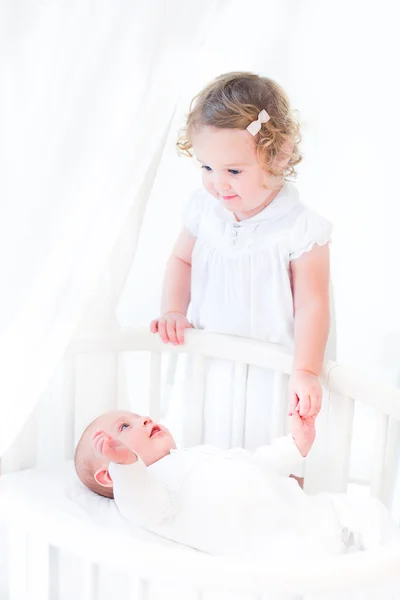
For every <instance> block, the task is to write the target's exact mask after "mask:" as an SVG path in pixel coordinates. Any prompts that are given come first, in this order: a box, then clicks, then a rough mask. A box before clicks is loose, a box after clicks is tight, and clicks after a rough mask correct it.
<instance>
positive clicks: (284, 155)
mask: <svg viewBox="0 0 400 600" xmlns="http://www.w3.org/2000/svg"><path fill="white" fill-rule="evenodd" d="M293 148H294V143H293V142H292V141H291V140H286V142H284V143H283V144H282V146H281V149H280V150H279V152H278V156H277V157H276V166H277V167H278V170H279V171H282V170H283V169H285V168H286V167H287V165H288V162H289V160H290V158H291V156H292V154H293Z"/></svg>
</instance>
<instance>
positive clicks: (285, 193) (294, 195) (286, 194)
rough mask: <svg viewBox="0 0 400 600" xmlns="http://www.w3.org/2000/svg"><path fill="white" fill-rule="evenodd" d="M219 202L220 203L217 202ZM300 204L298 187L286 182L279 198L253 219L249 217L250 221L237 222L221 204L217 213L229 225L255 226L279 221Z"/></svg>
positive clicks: (278, 195)
mask: <svg viewBox="0 0 400 600" xmlns="http://www.w3.org/2000/svg"><path fill="white" fill-rule="evenodd" d="M217 202H218V201H217ZM298 202H299V192H298V191H297V189H296V187H295V186H294V185H293V184H292V183H289V182H288V181H285V182H284V183H283V186H282V189H281V190H280V192H279V193H278V194H277V196H276V197H275V198H274V199H273V200H272V202H271V204H268V206H266V207H265V208H263V209H262V210H261V211H260V212H259V213H257V214H256V215H254V216H253V217H249V218H248V219H243V220H242V221H237V220H236V218H235V215H234V214H233V213H232V212H230V211H229V210H227V209H226V208H225V207H224V206H222V204H221V203H219V202H218V204H217V212H218V214H219V216H220V217H221V218H222V219H223V220H224V221H226V222H228V223H237V224H238V225H247V224H255V223H262V222H264V223H265V222H267V221H273V220H274V219H278V218H280V217H283V216H285V215H286V214H287V213H289V212H290V211H291V210H292V208H293V206H295V204H297V203H298Z"/></svg>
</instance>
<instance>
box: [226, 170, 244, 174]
mask: <svg viewBox="0 0 400 600" xmlns="http://www.w3.org/2000/svg"><path fill="white" fill-rule="evenodd" d="M229 173H231V175H239V174H240V173H241V171H239V169H229Z"/></svg>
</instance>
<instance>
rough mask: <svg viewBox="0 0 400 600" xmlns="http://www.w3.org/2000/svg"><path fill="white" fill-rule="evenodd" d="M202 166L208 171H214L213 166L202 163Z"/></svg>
mask: <svg viewBox="0 0 400 600" xmlns="http://www.w3.org/2000/svg"><path fill="white" fill-rule="evenodd" d="M201 168H202V169H204V170H205V171H208V172H210V171H212V168H211V167H209V166H207V165H202V166H201Z"/></svg>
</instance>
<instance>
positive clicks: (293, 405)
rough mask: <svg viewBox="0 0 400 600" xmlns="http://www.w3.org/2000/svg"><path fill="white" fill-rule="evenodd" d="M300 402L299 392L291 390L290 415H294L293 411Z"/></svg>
mask: <svg viewBox="0 0 400 600" xmlns="http://www.w3.org/2000/svg"><path fill="white" fill-rule="evenodd" d="M298 402H299V399H298V397H297V394H296V393H295V392H291V393H290V402H289V417H291V416H292V414H293V411H294V410H295V408H296V406H297V404H298Z"/></svg>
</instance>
